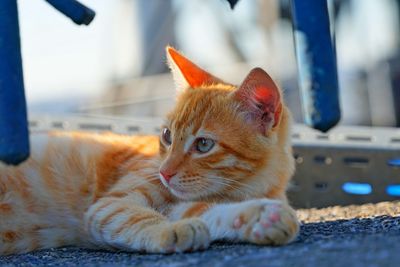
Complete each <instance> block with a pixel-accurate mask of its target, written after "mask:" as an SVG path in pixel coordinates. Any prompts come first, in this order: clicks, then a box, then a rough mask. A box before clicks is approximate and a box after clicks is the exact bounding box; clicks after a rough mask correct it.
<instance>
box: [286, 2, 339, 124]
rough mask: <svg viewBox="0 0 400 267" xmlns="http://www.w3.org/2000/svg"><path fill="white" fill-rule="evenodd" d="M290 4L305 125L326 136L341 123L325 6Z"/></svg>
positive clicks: (308, 3)
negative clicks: (325, 133) (326, 133)
mask: <svg viewBox="0 0 400 267" xmlns="http://www.w3.org/2000/svg"><path fill="white" fill-rule="evenodd" d="M291 3H292V16H293V25H294V31H295V32H294V37H295V38H294V39H295V46H296V56H297V65H298V69H299V84H300V90H301V93H302V105H303V112H304V117H305V123H306V124H308V125H310V126H312V127H313V128H315V129H318V130H320V131H323V132H325V131H328V130H329V129H330V128H332V127H333V126H335V125H336V124H337V123H338V121H339V120H340V107H339V92H338V91H339V90H338V87H339V86H338V78H337V68H336V56H335V49H334V45H333V41H332V38H331V34H330V27H329V15H328V8H327V3H326V1H323V0H292V2H291Z"/></svg>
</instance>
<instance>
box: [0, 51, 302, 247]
mask: <svg viewBox="0 0 400 267" xmlns="http://www.w3.org/2000/svg"><path fill="white" fill-rule="evenodd" d="M166 53H167V59H168V64H169V66H170V68H171V71H172V74H173V77H174V80H175V81H176V87H177V92H178V99H177V103H176V105H175V107H174V109H173V110H172V111H171V112H170V113H169V114H168V115H167V116H166V118H165V123H164V125H162V127H161V129H162V130H161V133H160V136H126V135H117V134H112V133H105V134H93V133H84V132H50V133H33V134H32V135H31V146H32V147H31V149H32V155H31V157H30V159H29V160H28V161H27V162H25V163H23V164H21V165H20V166H18V167H11V166H6V165H3V164H2V163H0V255H6V254H13V253H23V252H29V251H33V250H36V249H43V248H52V247H60V246H67V245H74V246H80V247H89V248H105V249H110V250H124V251H140V252H148V253H173V252H184V251H194V250H202V249H206V248H207V247H208V246H209V245H210V243H211V242H213V241H216V240H228V241H231V242H249V243H254V244H260V245H282V244H286V243H288V242H290V241H292V240H293V239H294V238H295V237H296V235H297V233H298V230H299V223H298V220H297V218H296V214H295V212H294V210H293V209H292V208H291V207H290V206H289V205H288V203H287V199H286V192H285V191H286V187H287V184H288V182H289V180H290V178H291V176H292V175H293V172H294V162H293V157H292V151H291V144H290V129H291V124H292V121H291V116H290V113H289V110H288V108H287V107H286V105H285V103H284V102H283V96H282V92H281V90H280V89H279V88H278V87H277V86H276V84H275V83H274V81H273V80H272V79H271V77H270V76H269V75H268V74H267V73H266V72H265V71H264V70H262V69H260V68H255V69H253V70H251V71H250V73H249V74H248V75H247V77H245V78H244V80H243V82H242V84H241V85H240V86H235V85H231V84H229V83H225V82H223V81H222V80H221V79H219V78H216V77H214V76H213V75H212V74H210V73H208V72H206V71H205V70H203V69H201V68H199V67H198V66H196V65H195V64H194V63H193V62H191V61H190V60H188V59H187V58H185V57H184V56H183V55H182V54H180V53H179V52H178V51H176V50H175V49H174V48H172V47H167V48H166Z"/></svg>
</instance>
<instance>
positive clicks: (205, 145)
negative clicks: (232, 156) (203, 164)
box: [195, 138, 215, 153]
mask: <svg viewBox="0 0 400 267" xmlns="http://www.w3.org/2000/svg"><path fill="white" fill-rule="evenodd" d="M195 145H196V150H197V151H198V152H200V153H206V152H208V151H210V150H211V148H213V147H214V145H215V142H214V140H212V139H209V138H198V139H197V140H196V142H195Z"/></svg>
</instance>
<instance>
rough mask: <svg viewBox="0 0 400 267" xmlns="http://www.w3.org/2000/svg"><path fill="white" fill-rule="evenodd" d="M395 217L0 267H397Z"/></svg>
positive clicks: (45, 256)
mask: <svg viewBox="0 0 400 267" xmlns="http://www.w3.org/2000/svg"><path fill="white" fill-rule="evenodd" d="M399 262H400V216H398V217H391V216H378V217H375V218H364V219H349V220H336V221H329V222H316V223H306V224H303V225H302V227H301V233H300V235H299V237H298V238H297V239H296V240H295V241H294V242H293V243H292V244H290V245H287V246H283V247H259V246H253V245H247V244H227V243H217V244H213V245H212V247H211V248H210V249H208V250H206V251H204V252H195V253H186V254H173V255H168V256H163V255H144V254H136V253H123V252H117V253H115V252H108V251H98V250H87V249H80V248H60V249H49V250H43V251H38V252H33V253H28V254H23V255H15V256H5V257H0V265H1V266H135V267H139V266H152V267H156V266H173V267H180V266H182V267H183V266H206V267H212V266H229V267H234V266H246V267H252V266H285V267H288V266H352V267H358V266H363V267H364V266H385V267H386V266H387V267H390V266H399Z"/></svg>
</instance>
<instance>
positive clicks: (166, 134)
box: [162, 128, 172, 145]
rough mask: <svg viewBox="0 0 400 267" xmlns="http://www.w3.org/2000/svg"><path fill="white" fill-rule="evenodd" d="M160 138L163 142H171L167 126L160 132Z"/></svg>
mask: <svg viewBox="0 0 400 267" xmlns="http://www.w3.org/2000/svg"><path fill="white" fill-rule="evenodd" d="M162 138H163V140H164V142H165V143H166V144H168V145H170V144H171V143H172V141H171V131H170V130H169V129H168V128H164V129H163V132H162Z"/></svg>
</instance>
